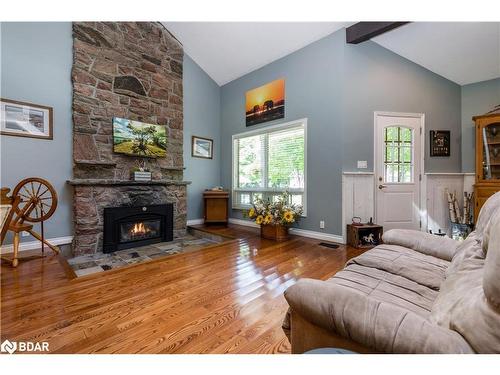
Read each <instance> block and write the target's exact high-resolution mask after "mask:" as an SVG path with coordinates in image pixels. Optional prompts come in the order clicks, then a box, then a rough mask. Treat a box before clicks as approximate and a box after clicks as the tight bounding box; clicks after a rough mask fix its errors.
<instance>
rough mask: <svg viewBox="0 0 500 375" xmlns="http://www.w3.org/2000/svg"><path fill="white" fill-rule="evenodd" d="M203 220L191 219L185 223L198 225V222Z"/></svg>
mask: <svg viewBox="0 0 500 375" xmlns="http://www.w3.org/2000/svg"><path fill="white" fill-rule="evenodd" d="M204 222H205V220H203V219H191V220H188V221H187V225H198V224H203V223H204Z"/></svg>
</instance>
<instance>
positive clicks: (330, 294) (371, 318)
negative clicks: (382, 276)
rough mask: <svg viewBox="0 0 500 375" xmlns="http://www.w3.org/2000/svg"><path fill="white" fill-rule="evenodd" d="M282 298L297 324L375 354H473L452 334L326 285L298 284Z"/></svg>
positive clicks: (397, 309) (361, 295)
mask: <svg viewBox="0 0 500 375" xmlns="http://www.w3.org/2000/svg"><path fill="white" fill-rule="evenodd" d="M285 298H286V300H287V301H288V303H289V305H290V307H291V309H292V310H293V312H294V313H298V314H300V316H301V317H302V318H303V319H306V320H307V321H309V322H311V323H312V324H315V325H317V326H319V327H322V328H324V329H326V330H328V331H331V332H333V333H335V334H337V335H339V336H341V337H344V338H346V339H350V340H353V341H354V342H356V343H358V344H360V345H363V346H365V347H367V348H372V349H373V350H374V351H377V352H386V353H473V350H472V349H471V347H470V346H469V345H468V343H467V342H466V341H465V340H464V339H463V337H462V336H460V335H459V334H458V333H457V332H455V331H452V330H448V329H444V328H442V327H440V326H437V325H435V324H432V323H430V322H429V321H428V320H426V319H424V318H423V317H421V316H419V315H417V314H415V313H412V312H410V311H408V310H406V309H403V308H401V307H398V306H396V305H392V304H389V303H384V302H380V301H377V300H375V299H373V298H370V297H367V296H366V295H365V294H364V293H362V292H359V291H357V290H354V289H351V288H349V287H345V286H342V285H338V284H334V283H332V282H325V281H320V280H312V279H301V280H299V281H298V282H297V283H296V284H295V285H293V286H291V287H290V288H288V289H287V290H286V291H285ZM291 324H292V326H293V322H291ZM292 345H293V343H292Z"/></svg>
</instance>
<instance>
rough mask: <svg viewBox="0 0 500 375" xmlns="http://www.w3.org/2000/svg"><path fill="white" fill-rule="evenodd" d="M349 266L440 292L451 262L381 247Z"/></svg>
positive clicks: (355, 259)
mask: <svg viewBox="0 0 500 375" xmlns="http://www.w3.org/2000/svg"><path fill="white" fill-rule="evenodd" d="M349 264H358V265H360V266H365V267H371V268H377V269H380V270H383V271H386V272H389V273H391V274H394V275H398V276H402V277H404V278H406V279H408V280H411V281H414V282H416V283H417V284H420V285H424V286H426V287H428V288H431V289H434V290H439V288H440V286H441V283H442V282H443V281H444V278H445V272H446V270H447V268H448V266H449V264H450V262H448V261H446V260H443V259H439V258H436V257H433V256H429V255H425V254H422V253H419V252H417V251H415V250H412V249H408V248H406V247H402V246H397V245H386V244H384V245H379V246H377V247H375V248H374V249H372V250H370V251H367V252H366V253H364V254H362V255H360V256H358V257H356V258H353V259H351V260H350V261H349V262H348V263H347V265H349Z"/></svg>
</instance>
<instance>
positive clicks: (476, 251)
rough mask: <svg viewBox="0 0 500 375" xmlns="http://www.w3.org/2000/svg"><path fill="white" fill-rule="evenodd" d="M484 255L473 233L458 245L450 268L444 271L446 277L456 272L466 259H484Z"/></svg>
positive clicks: (479, 242) (475, 234) (478, 240)
mask: <svg viewBox="0 0 500 375" xmlns="http://www.w3.org/2000/svg"><path fill="white" fill-rule="evenodd" d="M484 258H485V253H484V251H483V249H482V247H481V240H480V239H479V238H478V236H477V233H476V232H475V231H474V232H472V233H471V234H469V236H468V237H467V238H466V239H465V240H464V241H462V242H461V243H460V245H459V246H458V249H457V253H456V254H455V256H454V257H453V259H452V261H451V263H450V266H449V267H448V269H447V270H446V277H448V276H450V275H451V274H453V273H455V272H457V271H458V269H459V268H460V267H461V265H462V263H463V262H464V261H465V260H466V259H478V260H480V259H484Z"/></svg>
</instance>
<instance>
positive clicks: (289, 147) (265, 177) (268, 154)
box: [233, 119, 306, 212]
mask: <svg viewBox="0 0 500 375" xmlns="http://www.w3.org/2000/svg"><path fill="white" fill-rule="evenodd" d="M305 187H306V120H305V119H304V120H300V121H295V122H292V123H287V124H283V125H276V126H272V127H267V128H265V129H259V130H255V131H250V132H246V133H242V134H238V135H234V136H233V208H248V207H250V205H251V204H252V203H253V202H254V201H255V199H258V198H261V199H271V200H274V199H277V197H278V196H279V195H280V194H281V193H283V192H284V191H286V190H288V191H289V192H290V194H291V197H290V199H291V203H295V204H301V205H303V206H304V212H305V190H306V189H305Z"/></svg>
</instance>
